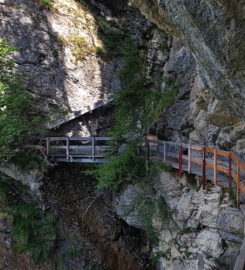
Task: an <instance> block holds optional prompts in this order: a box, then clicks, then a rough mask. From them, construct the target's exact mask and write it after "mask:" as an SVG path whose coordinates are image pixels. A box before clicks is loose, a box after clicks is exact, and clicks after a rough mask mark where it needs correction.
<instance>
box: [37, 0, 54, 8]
mask: <svg viewBox="0 0 245 270" xmlns="http://www.w3.org/2000/svg"><path fill="white" fill-rule="evenodd" d="M39 1H40V3H41V4H42V5H44V6H45V7H48V8H52V7H53V6H54V3H53V0H39Z"/></svg>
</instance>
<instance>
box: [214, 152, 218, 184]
mask: <svg viewBox="0 0 245 270" xmlns="http://www.w3.org/2000/svg"><path fill="white" fill-rule="evenodd" d="M214 184H215V185H217V149H214Z"/></svg>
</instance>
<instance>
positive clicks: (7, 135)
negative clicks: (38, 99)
mask: <svg viewBox="0 0 245 270" xmlns="http://www.w3.org/2000/svg"><path fill="white" fill-rule="evenodd" d="M15 49H16V48H15V47H13V46H9V45H8V44H7V41H6V40H5V39H0V164H3V163H5V162H7V161H9V160H10V159H11V158H12V157H13V156H14V155H15V154H16V152H17V151H16V150H17V149H18V147H19V146H20V142H21V141H23V135H24V134H28V133H30V132H34V131H35V129H36V128H39V129H40V128H41V125H42V124H43V121H42V120H41V118H39V117H36V116H35V110H34V108H33V105H32V102H31V99H30V96H29V95H28V94H27V92H25V91H24V85H23V81H22V78H21V76H20V75H18V74H16V73H15V72H14V62H13V60H11V58H10V56H11V53H12V52H13V51H15Z"/></svg>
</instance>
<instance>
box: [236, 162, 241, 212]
mask: <svg viewBox="0 0 245 270" xmlns="http://www.w3.org/2000/svg"><path fill="white" fill-rule="evenodd" d="M240 189H241V179H240V163H239V162H238V163H237V192H236V200H237V207H239V206H240Z"/></svg>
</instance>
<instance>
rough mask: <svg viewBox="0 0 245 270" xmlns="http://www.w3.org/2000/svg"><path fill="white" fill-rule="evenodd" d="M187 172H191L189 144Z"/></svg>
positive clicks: (189, 149)
mask: <svg viewBox="0 0 245 270" xmlns="http://www.w3.org/2000/svg"><path fill="white" fill-rule="evenodd" d="M188 173H189V174H190V173H191V145H190V144H189V145H188Z"/></svg>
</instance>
